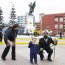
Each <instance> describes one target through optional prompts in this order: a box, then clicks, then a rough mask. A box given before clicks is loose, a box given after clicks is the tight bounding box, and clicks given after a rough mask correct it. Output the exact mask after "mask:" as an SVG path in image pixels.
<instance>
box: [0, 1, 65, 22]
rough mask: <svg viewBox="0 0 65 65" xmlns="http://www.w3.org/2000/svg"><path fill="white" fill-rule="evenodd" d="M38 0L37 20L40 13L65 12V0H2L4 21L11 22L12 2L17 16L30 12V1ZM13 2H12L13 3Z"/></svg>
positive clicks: (35, 11) (35, 12)
mask: <svg viewBox="0 0 65 65" xmlns="http://www.w3.org/2000/svg"><path fill="white" fill-rule="evenodd" d="M34 1H36V7H35V10H34V15H35V16H36V21H39V14H40V13H45V14H54V13H64V12H65V0H0V7H2V10H3V15H4V22H9V16H10V11H11V8H12V3H13V4H14V6H15V11H16V15H17V16H21V15H25V13H27V12H29V6H28V5H29V3H30V2H34ZM11 2H12V3H11Z"/></svg>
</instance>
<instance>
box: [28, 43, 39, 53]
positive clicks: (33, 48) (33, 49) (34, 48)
mask: <svg viewBox="0 0 65 65" xmlns="http://www.w3.org/2000/svg"><path fill="white" fill-rule="evenodd" d="M28 47H29V48H30V53H35V54H37V53H38V52H39V46H38V45H37V44H33V43H32V42H30V43H29V46H28Z"/></svg>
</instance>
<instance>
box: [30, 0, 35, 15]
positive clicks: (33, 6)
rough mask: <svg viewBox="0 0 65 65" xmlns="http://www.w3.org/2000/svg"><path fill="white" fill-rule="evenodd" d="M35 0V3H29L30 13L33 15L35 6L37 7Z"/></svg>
mask: <svg viewBox="0 0 65 65" xmlns="http://www.w3.org/2000/svg"><path fill="white" fill-rule="evenodd" d="M35 6H36V5H35V1H34V3H30V4H29V7H30V11H29V15H32V12H34V8H35Z"/></svg>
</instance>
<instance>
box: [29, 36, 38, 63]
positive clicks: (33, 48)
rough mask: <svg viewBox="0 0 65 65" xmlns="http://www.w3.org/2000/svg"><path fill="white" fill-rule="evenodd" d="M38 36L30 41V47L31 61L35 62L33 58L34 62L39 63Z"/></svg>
mask: <svg viewBox="0 0 65 65" xmlns="http://www.w3.org/2000/svg"><path fill="white" fill-rule="evenodd" d="M36 41H37V38H36V37H32V41H30V42H29V46H28V47H29V48H30V63H31V64H33V59H34V63H35V64H37V54H38V49H39V48H38V44H37V43H36Z"/></svg>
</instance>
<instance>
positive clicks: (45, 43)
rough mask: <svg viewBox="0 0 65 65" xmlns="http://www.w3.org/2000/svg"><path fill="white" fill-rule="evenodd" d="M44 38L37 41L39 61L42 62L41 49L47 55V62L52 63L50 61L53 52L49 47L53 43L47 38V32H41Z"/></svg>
mask: <svg viewBox="0 0 65 65" xmlns="http://www.w3.org/2000/svg"><path fill="white" fill-rule="evenodd" d="M43 35H44V37H43V38H40V40H39V46H40V52H39V54H40V59H41V60H43V57H44V56H43V49H44V50H45V51H46V52H47V53H48V58H47V60H48V61H52V60H51V55H52V53H53V50H52V49H51V47H50V44H51V43H52V44H54V41H53V40H52V38H50V37H48V32H47V31H44V32H43ZM54 45H55V44H54Z"/></svg>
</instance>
